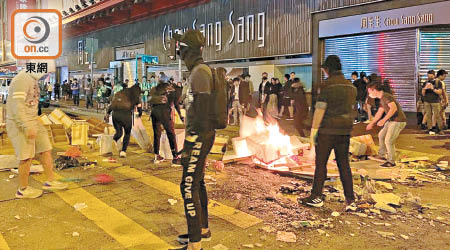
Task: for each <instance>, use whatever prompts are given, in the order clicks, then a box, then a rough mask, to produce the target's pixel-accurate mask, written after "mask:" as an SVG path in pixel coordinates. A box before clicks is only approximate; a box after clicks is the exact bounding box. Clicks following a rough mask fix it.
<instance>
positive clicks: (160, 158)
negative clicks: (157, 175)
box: [153, 155, 164, 164]
mask: <svg viewBox="0 0 450 250" xmlns="http://www.w3.org/2000/svg"><path fill="white" fill-rule="evenodd" d="M162 161H164V157H162V156H160V155H155V159H154V160H153V163H155V164H158V163H161V162H162Z"/></svg>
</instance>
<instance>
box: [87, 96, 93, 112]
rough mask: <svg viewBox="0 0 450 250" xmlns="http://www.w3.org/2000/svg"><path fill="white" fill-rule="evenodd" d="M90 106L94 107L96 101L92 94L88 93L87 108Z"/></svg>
mask: <svg viewBox="0 0 450 250" xmlns="http://www.w3.org/2000/svg"><path fill="white" fill-rule="evenodd" d="M89 106H91V107H94V101H93V100H92V94H87V95H86V108H87V109H88V108H89Z"/></svg>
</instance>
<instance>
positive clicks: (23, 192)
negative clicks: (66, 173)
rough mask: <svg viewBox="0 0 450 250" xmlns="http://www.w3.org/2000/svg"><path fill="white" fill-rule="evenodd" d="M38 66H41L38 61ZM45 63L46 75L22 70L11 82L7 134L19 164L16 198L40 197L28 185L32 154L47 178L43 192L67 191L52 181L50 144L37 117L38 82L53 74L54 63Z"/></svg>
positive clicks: (38, 192)
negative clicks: (37, 158)
mask: <svg viewBox="0 0 450 250" xmlns="http://www.w3.org/2000/svg"><path fill="white" fill-rule="evenodd" d="M42 61H45V60H42ZM31 63H35V62H31ZM39 63H43V62H41V61H39ZM45 63H47V71H48V72H46V73H35V72H30V73H28V72H26V70H22V71H20V72H19V74H17V75H16V76H15V77H14V78H13V80H12V81H11V85H10V87H9V96H8V100H7V102H6V110H7V118H6V130H7V133H8V137H9V138H10V140H11V142H12V145H13V148H14V151H15V154H16V157H17V159H18V160H19V189H18V190H17V192H16V197H17V198H38V197H40V196H41V195H42V190H41V189H36V188H33V187H31V186H29V185H28V177H29V175H30V167H31V164H32V160H33V158H34V157H35V154H40V161H41V163H42V165H43V167H44V172H45V174H46V176H47V181H46V182H45V183H44V185H43V186H42V189H44V190H62V189H66V188H67V185H66V184H64V183H61V182H59V181H56V180H55V176H54V174H53V158H52V154H51V153H52V144H51V142H50V139H49V137H48V132H47V129H45V127H44V125H43V124H42V123H41V121H40V119H39V117H38V115H37V112H38V103H39V97H40V91H39V86H38V83H37V82H38V80H39V79H40V78H42V77H43V76H44V75H46V74H47V73H50V72H55V71H56V68H55V61H54V60H49V61H45Z"/></svg>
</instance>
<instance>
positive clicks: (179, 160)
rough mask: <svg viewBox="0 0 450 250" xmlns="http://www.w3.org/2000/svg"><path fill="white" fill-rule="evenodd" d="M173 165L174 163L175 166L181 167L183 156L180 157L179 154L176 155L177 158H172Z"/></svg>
mask: <svg viewBox="0 0 450 250" xmlns="http://www.w3.org/2000/svg"><path fill="white" fill-rule="evenodd" d="M172 165H173V166H178V167H181V158H180V157H179V156H178V157H176V158H174V159H173V160H172Z"/></svg>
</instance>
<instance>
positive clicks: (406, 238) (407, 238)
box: [400, 234, 409, 240]
mask: <svg viewBox="0 0 450 250" xmlns="http://www.w3.org/2000/svg"><path fill="white" fill-rule="evenodd" d="M400 237H402V238H403V239H405V240H409V237H408V236H406V235H404V234H400Z"/></svg>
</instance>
